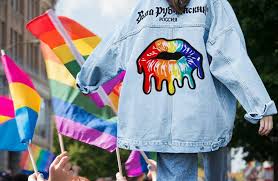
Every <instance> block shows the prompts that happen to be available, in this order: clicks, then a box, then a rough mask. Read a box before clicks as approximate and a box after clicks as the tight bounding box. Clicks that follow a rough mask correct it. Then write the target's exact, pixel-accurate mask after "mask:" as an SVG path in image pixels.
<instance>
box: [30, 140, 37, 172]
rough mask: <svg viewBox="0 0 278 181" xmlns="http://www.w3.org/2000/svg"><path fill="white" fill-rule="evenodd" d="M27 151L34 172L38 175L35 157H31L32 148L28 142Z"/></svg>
mask: <svg viewBox="0 0 278 181" xmlns="http://www.w3.org/2000/svg"><path fill="white" fill-rule="evenodd" d="M28 153H29V156H30V159H31V163H32V166H33V169H34V172H35V174H36V175H38V174H39V172H38V168H37V165H36V162H35V159H34V157H33V152H32V149H31V146H30V144H28Z"/></svg>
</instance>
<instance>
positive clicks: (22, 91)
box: [1, 55, 41, 143]
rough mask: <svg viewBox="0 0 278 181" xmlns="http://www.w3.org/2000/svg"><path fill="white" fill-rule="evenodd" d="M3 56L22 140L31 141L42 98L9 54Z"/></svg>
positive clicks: (23, 141)
mask: <svg viewBox="0 0 278 181" xmlns="http://www.w3.org/2000/svg"><path fill="white" fill-rule="evenodd" d="M1 58H2V63H3V68H4V71H5V74H6V77H7V80H8V83H9V88H10V93H11V97H12V100H13V104H14V109H15V118H16V124H17V128H18V132H19V136H20V141H21V142H22V143H29V142H30V141H31V140H32V138H33V134H34V130H35V127H36V122H37V119H38V113H39V110H40V104H41V98H40V95H39V94H38V92H37V91H36V89H35V87H34V85H33V83H32V81H31V79H30V78H29V76H28V75H27V74H26V73H25V72H24V71H22V70H21V69H20V68H19V67H18V66H17V65H16V64H15V63H14V61H13V60H12V59H11V58H10V57H9V56H7V55H2V57H1Z"/></svg>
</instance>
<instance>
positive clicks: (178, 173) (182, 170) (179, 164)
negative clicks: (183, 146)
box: [157, 147, 228, 181]
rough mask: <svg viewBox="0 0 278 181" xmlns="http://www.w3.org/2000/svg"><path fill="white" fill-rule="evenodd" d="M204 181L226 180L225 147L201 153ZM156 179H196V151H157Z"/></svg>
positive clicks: (192, 180) (180, 180)
mask: <svg viewBox="0 0 278 181" xmlns="http://www.w3.org/2000/svg"><path fill="white" fill-rule="evenodd" d="M201 154H202V156H203V164H204V169H205V180H206V181H227V180H228V177H227V171H228V167H227V166H228V165H227V154H228V149H227V147H224V148H220V149H219V150H217V151H213V152H207V153H201ZM157 172H158V173H157V180H158V181H197V180H198V154H197V153H158V155H157Z"/></svg>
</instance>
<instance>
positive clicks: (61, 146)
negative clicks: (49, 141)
mask: <svg viewBox="0 0 278 181" xmlns="http://www.w3.org/2000/svg"><path fill="white" fill-rule="evenodd" d="M58 139H59V144H60V149H61V153H64V152H65V146H64V141H63V136H62V135H61V134H60V133H58Z"/></svg>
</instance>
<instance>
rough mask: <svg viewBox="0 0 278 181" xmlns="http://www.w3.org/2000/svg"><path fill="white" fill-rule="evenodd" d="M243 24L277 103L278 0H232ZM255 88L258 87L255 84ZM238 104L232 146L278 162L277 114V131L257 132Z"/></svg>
mask: <svg viewBox="0 0 278 181" xmlns="http://www.w3.org/2000/svg"><path fill="white" fill-rule="evenodd" d="M230 2H231V4H232V6H233V8H234V10H235V12H236V14H237V16H238V19H239V21H240V24H241V26H242V29H243V32H244V34H245V39H246V42H247V47H248V53H249V56H250V58H251V60H252V61H253V63H254V65H255V67H256V68H257V70H258V72H259V74H260V76H261V78H262V79H263V81H264V84H265V86H266V88H267V90H268V92H269V94H270V97H271V98H272V99H273V100H274V101H275V102H276V103H277V102H278V71H277V68H278V36H277V33H278V11H277V9H278V1H275V0H261V1H257V0H248V1H247V0H242V1H238V0H230ZM254 89H256V87H254ZM244 113H245V112H244V111H243V109H242V107H240V106H239V109H238V112H237V117H236V124H235V130H234V137H233V140H232V144H231V146H243V147H244V149H245V151H248V152H249V155H248V157H247V158H246V159H247V160H251V159H257V160H266V159H268V160H273V161H275V162H278V154H277V150H278V143H277V139H278V134H277V130H278V123H277V117H274V130H273V131H272V133H271V135H270V137H261V136H259V135H258V134H257V132H258V128H259V125H252V124H250V123H247V122H246V121H245V120H244V119H243V115H244Z"/></svg>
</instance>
